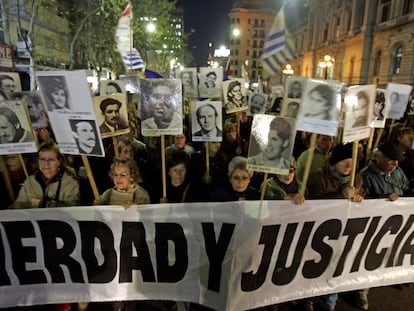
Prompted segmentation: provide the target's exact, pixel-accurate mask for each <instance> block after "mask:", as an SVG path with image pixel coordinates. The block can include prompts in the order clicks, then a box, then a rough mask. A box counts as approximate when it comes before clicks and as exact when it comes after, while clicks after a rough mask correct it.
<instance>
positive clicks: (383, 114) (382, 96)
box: [369, 88, 390, 128]
mask: <svg viewBox="0 0 414 311" xmlns="http://www.w3.org/2000/svg"><path fill="white" fill-rule="evenodd" d="M389 107H390V104H389V102H388V91H387V90H386V89H378V88H377V89H376V91H375V103H374V108H373V109H372V114H371V122H370V124H369V126H370V127H374V128H384V127H385V121H386V119H387V115H388V108H389Z"/></svg>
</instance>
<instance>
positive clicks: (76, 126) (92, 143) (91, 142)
mask: <svg viewBox="0 0 414 311" xmlns="http://www.w3.org/2000/svg"><path fill="white" fill-rule="evenodd" d="M69 123H70V126H71V128H72V136H73V138H74V139H75V141H76V145H77V147H78V150H79V153H80V154H90V155H101V154H102V150H101V146H100V144H99V137H98V134H97V130H96V128H95V122H94V120H78V119H70V120H69Z"/></svg>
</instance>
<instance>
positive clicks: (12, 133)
mask: <svg viewBox="0 0 414 311" xmlns="http://www.w3.org/2000/svg"><path fill="white" fill-rule="evenodd" d="M36 152H37V146H36V141H35V135H34V133H33V129H32V127H31V122H30V117H29V113H28V111H27V108H26V105H25V104H24V102H23V101H17V100H12V101H1V102H0V154H1V155H3V154H19V153H36Z"/></svg>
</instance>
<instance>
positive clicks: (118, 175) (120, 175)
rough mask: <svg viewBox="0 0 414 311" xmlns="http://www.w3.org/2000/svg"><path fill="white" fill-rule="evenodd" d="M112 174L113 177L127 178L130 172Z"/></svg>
mask: <svg viewBox="0 0 414 311" xmlns="http://www.w3.org/2000/svg"><path fill="white" fill-rule="evenodd" d="M111 176H112V178H117V177H119V178H125V177H127V176H129V174H128V173H120V174H112V175H111Z"/></svg>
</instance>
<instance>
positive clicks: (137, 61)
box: [121, 48, 145, 69]
mask: <svg viewBox="0 0 414 311" xmlns="http://www.w3.org/2000/svg"><path fill="white" fill-rule="evenodd" d="M121 55H122V60H123V62H124V66H125V68H126V69H145V63H144V61H143V60H142V58H141V55H140V54H139V52H138V51H137V49H135V48H132V50H131V51H127V52H122V53H121Z"/></svg>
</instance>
